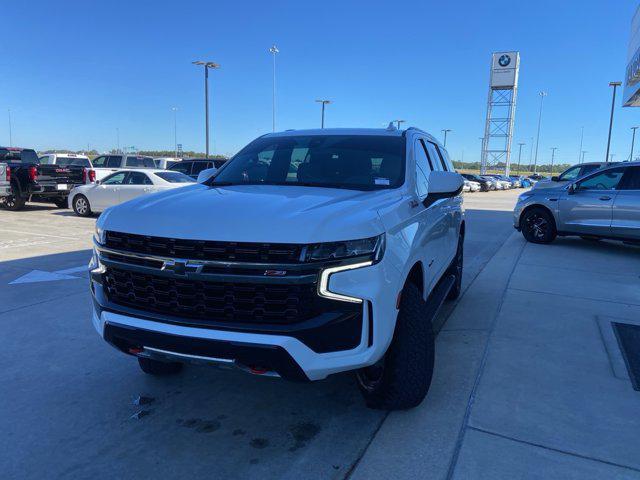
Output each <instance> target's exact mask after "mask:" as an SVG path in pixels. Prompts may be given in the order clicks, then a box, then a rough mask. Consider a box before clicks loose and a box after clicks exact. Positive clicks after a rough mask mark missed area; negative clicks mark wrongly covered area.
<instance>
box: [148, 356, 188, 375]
mask: <svg viewBox="0 0 640 480" xmlns="http://www.w3.org/2000/svg"><path fill="white" fill-rule="evenodd" d="M138 365H140V369H141V370H142V371H143V372H144V373H146V374H148V375H175V374H176V373H180V371H181V370H182V367H183V365H182V363H177V362H160V361H158V360H153V359H151V358H143V357H138Z"/></svg>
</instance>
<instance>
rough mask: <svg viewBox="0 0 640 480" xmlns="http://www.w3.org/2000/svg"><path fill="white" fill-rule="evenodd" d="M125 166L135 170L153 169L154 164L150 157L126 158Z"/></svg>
mask: <svg viewBox="0 0 640 480" xmlns="http://www.w3.org/2000/svg"><path fill="white" fill-rule="evenodd" d="M125 166H126V167H137V168H155V167H156V164H155V163H154V161H153V158H151V157H127V160H126V162H125Z"/></svg>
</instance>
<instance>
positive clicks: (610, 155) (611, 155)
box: [609, 153, 615, 162]
mask: <svg viewBox="0 0 640 480" xmlns="http://www.w3.org/2000/svg"><path fill="white" fill-rule="evenodd" d="M614 155H615V153H610V154H609V162H613V156H614Z"/></svg>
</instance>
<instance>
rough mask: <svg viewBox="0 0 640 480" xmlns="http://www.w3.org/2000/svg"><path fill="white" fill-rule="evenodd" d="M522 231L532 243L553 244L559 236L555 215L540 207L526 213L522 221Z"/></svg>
mask: <svg viewBox="0 0 640 480" xmlns="http://www.w3.org/2000/svg"><path fill="white" fill-rule="evenodd" d="M520 229H521V230H522V235H523V236H524V238H525V239H526V240H527V241H528V242H531V243H551V242H553V241H554V240H555V238H556V236H557V235H558V231H557V230H556V222H555V220H554V218H553V215H551V214H550V213H549V212H548V211H547V210H545V209H544V208H538V207H534V208H532V209H530V210H527V211H526V212H525V213H524V215H523V216H522V219H521V220H520Z"/></svg>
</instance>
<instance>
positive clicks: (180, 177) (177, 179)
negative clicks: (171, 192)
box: [154, 172, 194, 183]
mask: <svg viewBox="0 0 640 480" xmlns="http://www.w3.org/2000/svg"><path fill="white" fill-rule="evenodd" d="M154 175H155V176H157V177H160V178H161V179H163V180H164V181H165V182H169V183H194V180H193V178H191V177H188V176H187V175H185V174H184V173H180V172H158V173H154Z"/></svg>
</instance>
